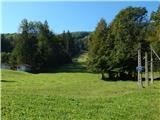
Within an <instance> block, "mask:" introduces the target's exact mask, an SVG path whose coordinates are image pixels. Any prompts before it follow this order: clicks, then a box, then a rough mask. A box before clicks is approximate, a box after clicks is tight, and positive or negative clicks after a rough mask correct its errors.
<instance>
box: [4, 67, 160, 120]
mask: <svg viewBox="0 0 160 120" xmlns="http://www.w3.org/2000/svg"><path fill="white" fill-rule="evenodd" d="M1 85H2V97H1V102H2V106H1V107H2V120H48V119H50V120H59V119H60V120H71V119H76V120H87V119H93V120H159V119H160V82H159V81H156V82H155V84H154V85H152V86H150V87H147V88H143V89H138V88H137V86H136V82H132V81H118V82H106V81H102V80H100V75H98V74H91V73H77V72H75V73H71V72H69V73H44V74H30V73H25V72H16V71H11V70H2V83H1Z"/></svg>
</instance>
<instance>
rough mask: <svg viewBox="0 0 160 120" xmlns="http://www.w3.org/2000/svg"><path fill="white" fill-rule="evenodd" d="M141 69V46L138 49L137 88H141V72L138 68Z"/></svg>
mask: <svg viewBox="0 0 160 120" xmlns="http://www.w3.org/2000/svg"><path fill="white" fill-rule="evenodd" d="M141 67H142V63H141V45H140V47H139V49H138V87H139V88H142V74H141V70H140V69H139V68H141Z"/></svg>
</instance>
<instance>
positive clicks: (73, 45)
mask: <svg viewBox="0 0 160 120" xmlns="http://www.w3.org/2000/svg"><path fill="white" fill-rule="evenodd" d="M159 35H160V7H158V9H157V11H153V12H152V13H151V15H149V16H147V9H146V8H145V7H127V8H125V9H122V10H121V11H120V12H119V13H118V14H117V15H116V16H115V18H114V19H113V21H112V22H111V23H109V24H107V23H106V21H105V19H103V18H102V19H101V20H100V21H99V23H98V24H97V27H96V28H95V30H94V31H91V32H69V31H64V32H63V33H62V34H55V33H53V31H52V30H51V28H50V27H49V25H48V22H47V20H46V21H45V22H44V23H42V22H40V21H29V20H27V19H23V20H22V21H21V24H20V26H19V32H18V33H15V34H2V35H1V46H2V48H1V56H2V60H1V61H2V63H5V64H9V65H10V66H11V68H12V69H16V67H17V66H19V65H23V64H25V65H28V66H29V67H30V68H31V71H30V72H45V71H47V70H48V68H52V69H57V68H58V67H60V66H62V65H64V64H68V63H72V59H73V58H74V57H75V56H77V55H79V54H81V53H83V52H84V51H85V52H86V51H87V52H88V60H87V61H88V62H87V68H88V71H89V72H96V73H101V74H102V79H107V78H106V77H105V74H106V73H107V74H109V78H110V79H135V78H136V77H137V75H136V69H135V68H136V66H137V49H138V48H141V49H142V51H143V52H144V51H148V53H149V54H150V50H149V48H150V46H151V45H152V46H153V48H154V49H155V51H156V52H157V53H158V54H160V47H159V46H160V36H159ZM142 54H144V53H142ZM157 68H158V67H157Z"/></svg>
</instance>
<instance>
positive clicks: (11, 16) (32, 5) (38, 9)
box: [1, 1, 160, 33]
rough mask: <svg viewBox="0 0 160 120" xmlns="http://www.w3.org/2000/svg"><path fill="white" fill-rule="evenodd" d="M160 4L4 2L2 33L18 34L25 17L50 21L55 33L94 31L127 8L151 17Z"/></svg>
mask: <svg viewBox="0 0 160 120" xmlns="http://www.w3.org/2000/svg"><path fill="white" fill-rule="evenodd" d="M159 4H160V2H145V1H141V2H131V1H130V2H129V1H128V2H115V1H114V2H111V1H110V2H51V1H50V2H49V1H48V2H2V15H1V17H2V18H1V19H2V30H1V33H14V32H18V28H19V24H20V22H21V20H22V19H24V18H26V19H28V20H31V21H42V22H44V20H47V21H48V24H49V26H50V28H51V29H52V30H53V31H54V32H55V33H61V32H63V30H70V31H72V32H73V31H93V30H94V29H95V27H96V25H97V23H98V21H99V20H100V18H102V17H103V18H104V19H105V20H106V22H107V23H110V22H111V21H112V20H113V18H114V17H115V15H116V14H117V13H118V12H119V11H120V10H121V9H123V8H126V7H128V6H141V7H146V8H147V10H148V14H150V13H151V12H152V11H155V10H157V8H158V5H159Z"/></svg>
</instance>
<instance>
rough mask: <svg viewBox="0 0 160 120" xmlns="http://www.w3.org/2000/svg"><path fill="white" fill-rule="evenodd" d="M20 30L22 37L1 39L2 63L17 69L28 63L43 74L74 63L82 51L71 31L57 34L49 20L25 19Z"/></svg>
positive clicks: (11, 36)
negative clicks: (74, 58)
mask: <svg viewBox="0 0 160 120" xmlns="http://www.w3.org/2000/svg"><path fill="white" fill-rule="evenodd" d="M19 28H20V33H19V34H14V35H10V36H9V35H6V36H5V35H3V34H2V36H1V42H2V53H1V56H2V63H7V64H9V65H10V66H11V67H12V68H13V69H16V67H17V66H19V65H24V64H25V65H28V66H30V67H31V69H32V71H34V72H42V71H45V70H46V69H48V68H56V67H58V66H60V65H63V64H66V63H71V62H72V57H74V56H75V55H76V54H78V53H79V52H80V48H79V47H78V44H76V43H75V40H74V37H72V34H71V33H70V32H69V31H67V32H65V31H64V32H63V34H60V35H55V34H54V33H53V32H52V31H51V30H50V28H49V25H48V23H47V21H45V22H44V23H42V22H33V21H28V20H27V19H24V20H22V22H21V24H20V27H19ZM77 48H79V49H77Z"/></svg>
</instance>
